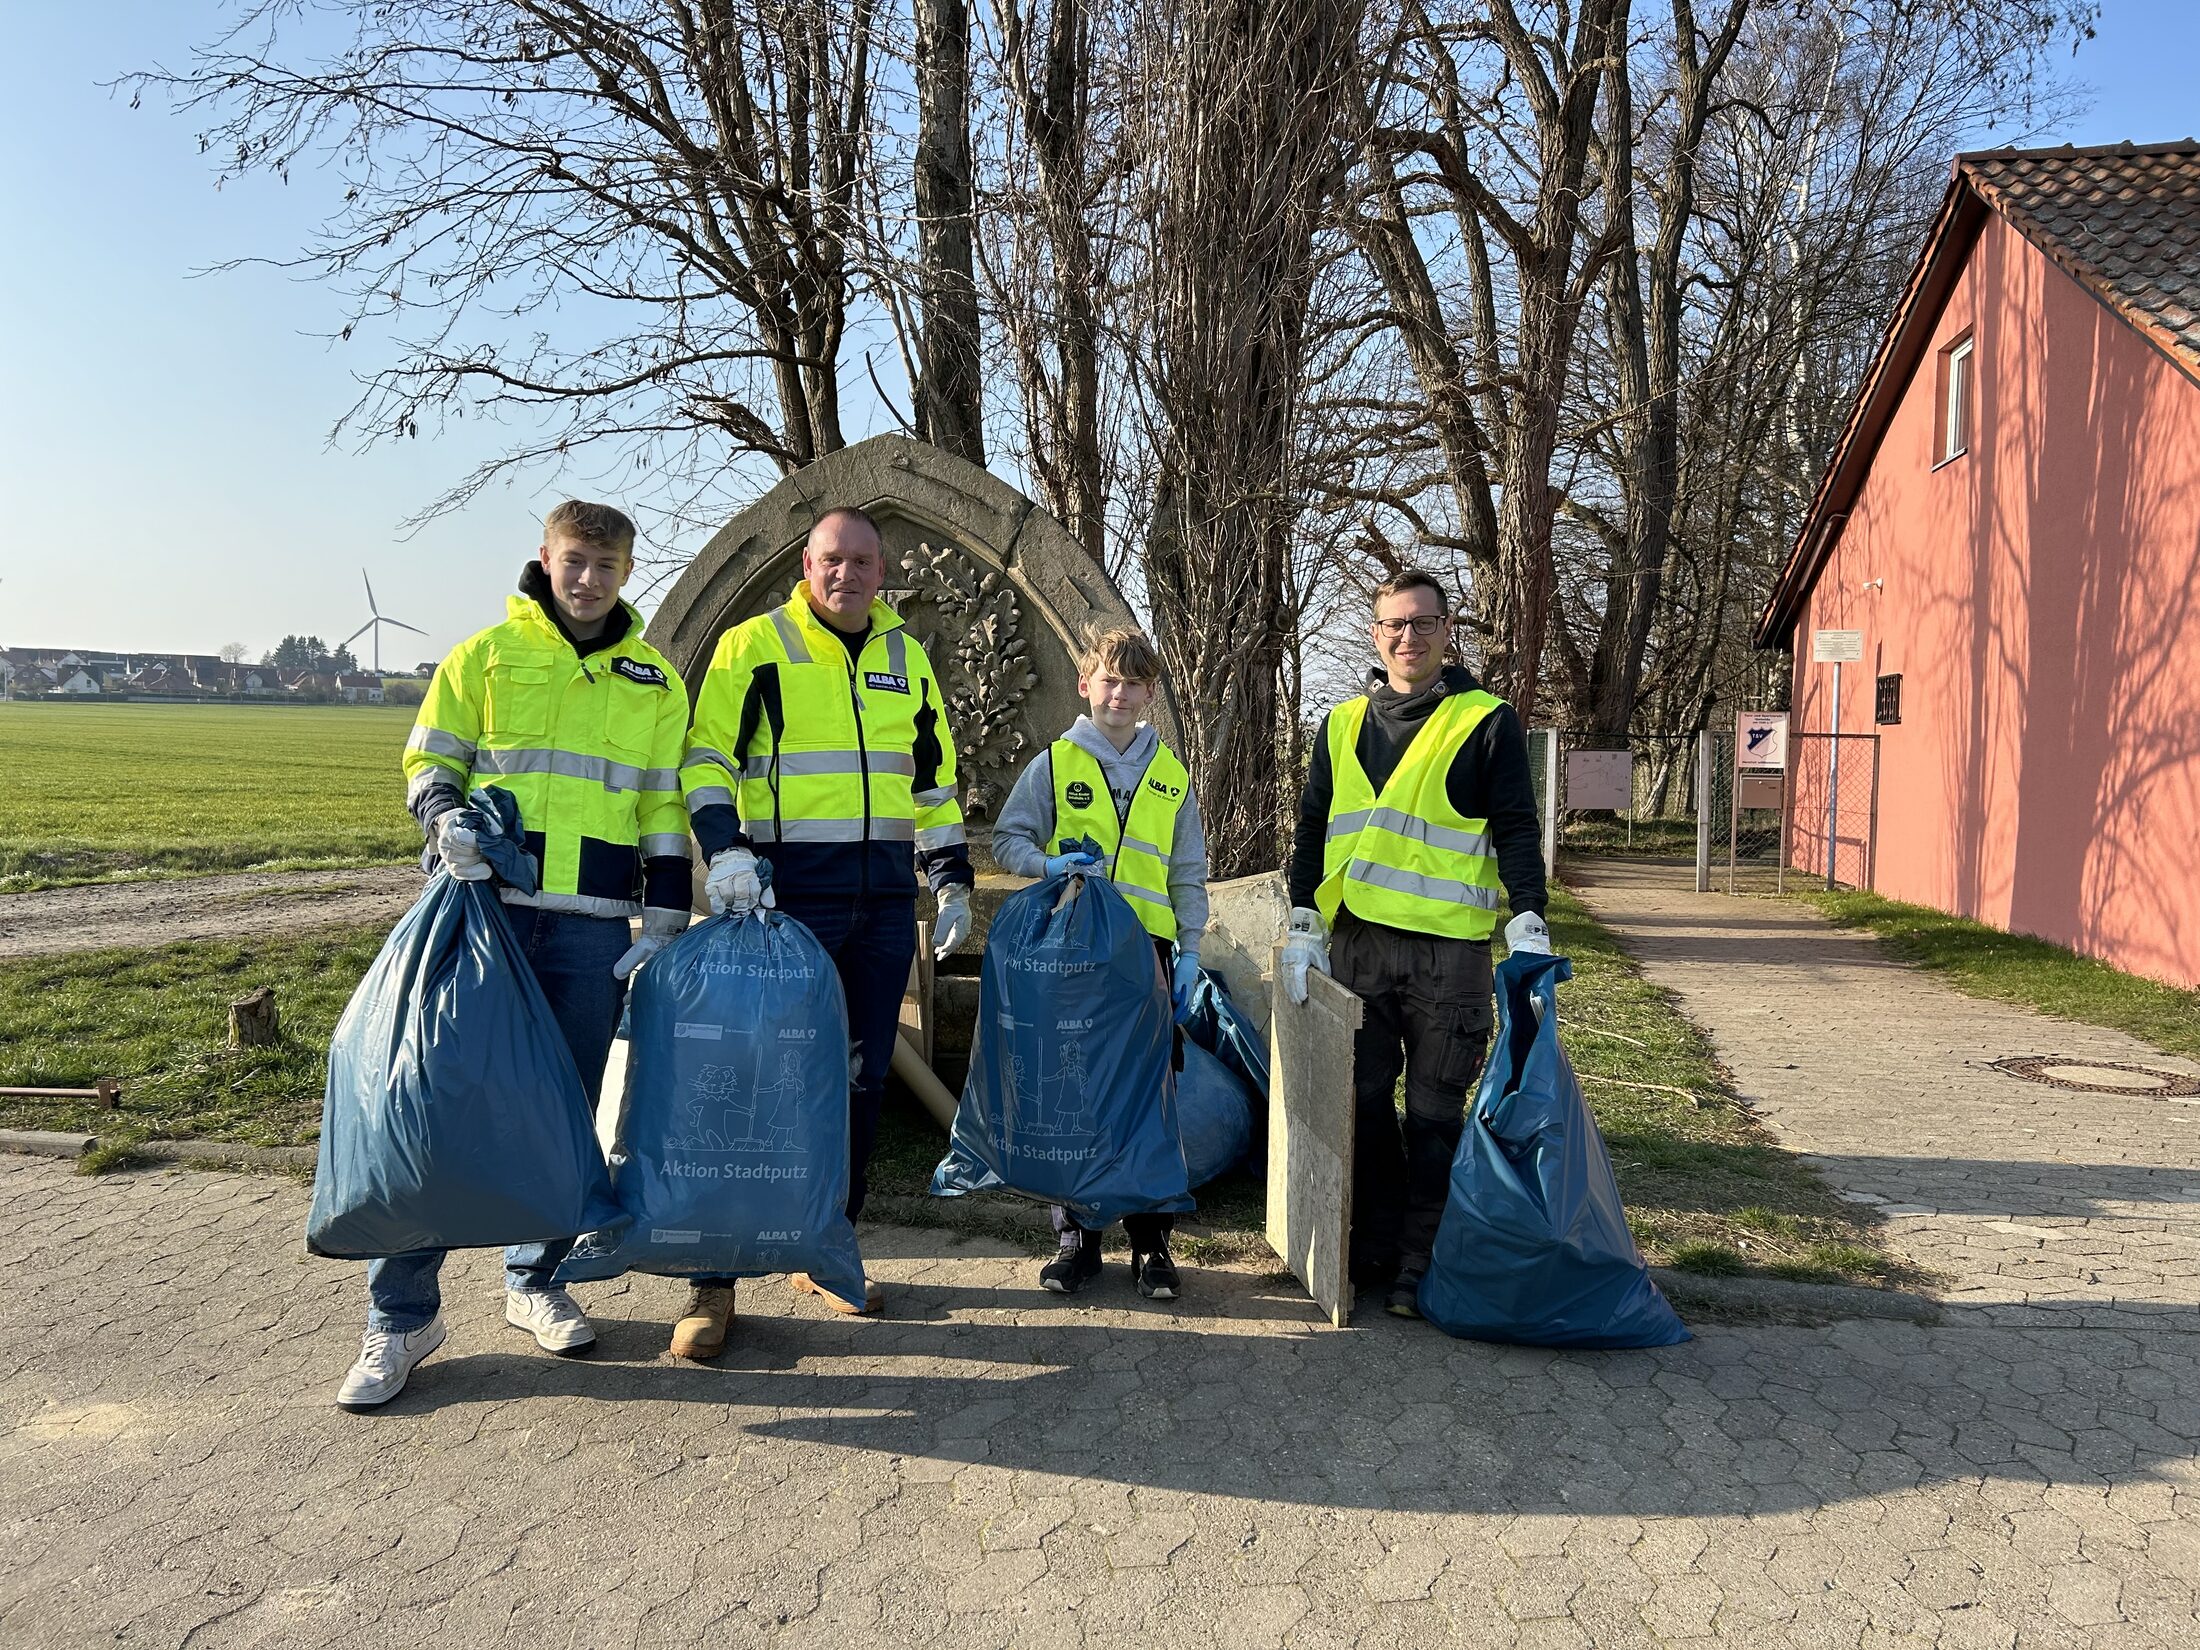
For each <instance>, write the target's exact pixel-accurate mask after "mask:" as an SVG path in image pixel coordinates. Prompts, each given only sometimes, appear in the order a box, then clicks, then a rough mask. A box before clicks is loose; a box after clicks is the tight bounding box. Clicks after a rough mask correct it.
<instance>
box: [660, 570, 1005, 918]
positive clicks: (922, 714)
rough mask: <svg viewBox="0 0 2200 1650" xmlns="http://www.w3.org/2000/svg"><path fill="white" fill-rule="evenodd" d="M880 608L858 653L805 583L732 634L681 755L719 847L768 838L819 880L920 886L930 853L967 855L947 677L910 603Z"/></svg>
mask: <svg viewBox="0 0 2200 1650" xmlns="http://www.w3.org/2000/svg"><path fill="white" fill-rule="evenodd" d="M870 619H871V633H870V635H869V636H868V637H867V638H865V640H864V642H863V644H862V648H861V651H860V655H851V653H850V651H849V648H848V645H847V643H846V642H844V641H842V640H841V638H840V636H839V634H838V633H837V632H835V631H833V630H831V629H830V628H829V627H828V626H827V625H826V624H825V622H824V621H823V620H821V619H820V618H818V616H817V614H816V613H815V612H814V611H813V610H812V608H811V606H810V592H809V587H808V585H806V584H797V585H796V586H795V587H794V591H793V593H792V594H791V595H789V597H788V598H787V601H786V604H785V605H784V606H781V607H777V608H774V609H773V610H772V611H771V612H769V613H761V614H758V615H757V616H756V617H755V618H753V619H749V620H747V621H745V622H744V623H742V624H739V625H736V626H735V627H734V628H733V629H732V630H729V631H727V632H726V634H725V635H723V636H721V637H720V638H719V639H718V647H717V650H716V651H715V652H713V653H712V655H711V661H710V668H709V670H708V671H706V672H705V673H704V676H703V683H702V686H701V687H700V688H699V689H698V690H697V692H696V696H695V726H694V728H693V729H692V730H691V731H690V733H689V735H688V746H687V757H686V760H685V761H684V762H683V763H682V765H681V769H680V780H681V784H682V785H683V787H684V788H685V790H686V792H687V803H688V811H689V814H690V816H691V817H692V819H693V822H694V827H695V835H696V840H697V841H698V842H700V843H701V844H702V847H703V850H704V852H705V853H706V854H715V853H718V852H720V851H721V850H723V849H724V848H726V847H728V846H731V845H733V844H734V843H735V842H740V841H746V842H749V843H753V844H754V845H755V846H756V848H757V851H758V852H759V853H760V854H762V855H763V856H764V857H765V858H767V859H769V860H770V861H771V862H772V864H773V866H774V868H775V870H776V872H777V874H778V876H779V878H780V880H782V881H783V882H785V883H786V884H787V885H788V887H789V888H790V889H796V890H800V891H801V892H803V893H808V894H825V893H834V894H838V893H856V894H860V893H875V894H900V893H911V894H913V893H914V892H915V889H916V861H917V858H918V856H920V855H921V856H924V857H925V858H926V859H927V861H928V863H936V862H937V861H938V860H939V859H940V858H941V856H942V855H943V853H945V852H946V851H948V850H952V851H953V852H954V857H955V858H956V859H958V860H960V859H962V858H963V844H964V840H965V839H964V834H963V815H962V804H961V803H960V801H958V800H957V795H956V780H955V741H954V737H953V735H952V733H951V731H950V729H949V727H948V724H947V706H946V696H945V695H944V694H943V693H942V692H941V691H940V684H939V678H938V677H936V676H935V675H934V674H933V672H932V662H931V660H929V659H928V658H926V657H925V652H924V648H923V647H922V646H921V645H920V644H919V643H918V641H917V639H916V637H914V636H912V635H911V634H909V632H908V630H907V629H905V628H904V627H903V624H902V620H901V615H900V614H898V613H896V612H895V611H894V610H893V609H892V608H890V607H888V606H887V605H886V604H885V603H884V602H882V601H875V600H874V601H873V602H872V603H871V615H870ZM729 806H730V810H731V811H726V810H728V809H729ZM736 815H737V816H738V817H737V819H736ZM968 876H969V873H968V871H967V870H964V871H963V872H962V873H961V875H960V876H958V877H954V878H952V880H957V881H966V880H968ZM935 880H938V879H937V878H935Z"/></svg>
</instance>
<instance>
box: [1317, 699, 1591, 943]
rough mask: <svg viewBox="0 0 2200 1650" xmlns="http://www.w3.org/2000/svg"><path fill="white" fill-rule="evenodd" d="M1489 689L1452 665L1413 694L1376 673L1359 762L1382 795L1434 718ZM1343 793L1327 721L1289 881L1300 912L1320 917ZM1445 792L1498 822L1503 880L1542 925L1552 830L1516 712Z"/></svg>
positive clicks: (1514, 901) (1495, 718)
mask: <svg viewBox="0 0 2200 1650" xmlns="http://www.w3.org/2000/svg"><path fill="white" fill-rule="evenodd" d="M1480 686H1481V684H1480V683H1479V682H1477V681H1476V680H1475V679H1474V677H1473V676H1472V675H1471V674H1469V673H1468V672H1467V671H1466V669H1465V668H1463V667H1462V666H1459V665H1446V666H1445V667H1444V672H1443V674H1442V675H1441V676H1439V677H1438V678H1437V679H1436V681H1435V682H1433V683H1432V684H1430V685H1429V686H1428V687H1425V688H1423V689H1422V690H1421V691H1420V692H1418V693H1413V694H1402V693H1398V692H1396V691H1394V690H1393V689H1392V688H1391V686H1390V684H1389V682H1388V681H1387V680H1385V678H1384V677H1383V676H1382V675H1381V674H1380V673H1379V672H1373V671H1371V672H1369V674H1368V693H1367V697H1368V706H1367V719H1366V720H1365V721H1364V722H1362V723H1361V724H1360V740H1359V745H1358V747H1357V752H1358V755H1359V759H1360V766H1361V767H1362V768H1364V769H1366V770H1367V777H1368V779H1369V781H1370V782H1371V783H1372V784H1373V785H1374V787H1375V789H1376V791H1377V792H1378V793H1379V792H1380V791H1381V790H1382V788H1383V786H1384V785H1385V784H1386V783H1388V782H1389V779H1390V776H1391V774H1392V772H1394V771H1395V770H1396V768H1397V766H1398V762H1399V759H1400V758H1401V757H1403V756H1404V755H1405V753H1406V747H1407V746H1408V745H1411V744H1412V743H1413V737H1414V735H1415V734H1417V733H1419V732H1420V731H1421V728H1422V725H1423V724H1424V723H1426V722H1427V721H1428V719H1429V715H1430V713H1431V712H1432V711H1434V710H1435V709H1436V707H1437V706H1438V705H1439V704H1441V703H1442V702H1443V701H1444V700H1445V699H1447V698H1449V697H1450V696H1451V695H1453V694H1455V693H1468V692H1471V691H1473V690H1474V689H1476V688H1478V687H1480ZM1335 714H1336V712H1334V711H1332V712H1330V715H1332V716H1333V715H1335ZM1334 788H1335V786H1334V781H1333V780H1332V779H1331V777H1330V772H1329V719H1328V717H1324V718H1323V719H1322V725H1321V730H1320V732H1319V733H1317V734H1316V735H1315V739H1314V760H1313V762H1312V763H1311V764H1310V765H1309V767H1308V769H1307V774H1306V789H1305V791H1304V792H1302V793H1301V795H1300V797H1299V831H1298V839H1297V841H1296V842H1294V843H1293V845H1292V849H1291V866H1290V870H1289V873H1288V879H1287V880H1288V882H1289V886H1290V892H1291V903H1292V904H1293V905H1294V906H1306V907H1311V906H1312V905H1313V903H1314V890H1315V889H1316V888H1318V887H1320V886H1321V880H1322V841H1323V839H1324V837H1326V836H1327V834H1328V831H1329V801H1330V795H1331V792H1332V791H1333V790H1334ZM1444 790H1445V793H1446V794H1447V795H1448V796H1449V797H1450V799H1451V805H1452V807H1454V808H1455V809H1457V810H1458V811H1459V812H1460V813H1462V814H1464V815H1465V816H1466V817H1467V818H1469V819H1487V820H1488V821H1489V822H1490V841H1491V844H1492V846H1494V847H1495V848H1496V850H1497V874H1498V877H1499V879H1500V880H1502V881H1503V883H1504V884H1505V897H1506V899H1507V901H1508V902H1509V903H1510V904H1511V906H1512V911H1513V915H1514V916H1519V915H1520V914H1521V913H1522V912H1524V911H1533V912H1535V913H1536V915H1538V916H1541V915H1542V914H1543V907H1544V903H1545V900H1546V899H1547V897H1548V896H1547V895H1546V893H1545V890H1544V887H1543V826H1542V819H1541V816H1540V815H1539V814H1538V812H1537V809H1536V802H1535V785H1534V782H1533V781H1532V780H1531V779H1530V777H1529V774H1528V736H1527V734H1526V733H1525V732H1524V731H1523V730H1522V728H1521V726H1520V717H1519V715H1518V713H1516V712H1515V711H1514V710H1513V708H1512V706H1510V705H1500V706H1498V707H1497V709H1496V710H1494V711H1492V712H1491V713H1490V714H1489V715H1487V716H1485V717H1484V718H1483V719H1482V721H1481V723H1480V725H1478V726H1477V727H1476V728H1475V730H1474V732H1473V733H1471V734H1469V735H1468V736H1467V742H1466V743H1465V744H1464V745H1461V746H1460V747H1459V754H1458V755H1457V756H1456V757H1454V758H1453V759H1452V764H1451V772H1450V773H1448V774H1446V775H1445V776H1444Z"/></svg>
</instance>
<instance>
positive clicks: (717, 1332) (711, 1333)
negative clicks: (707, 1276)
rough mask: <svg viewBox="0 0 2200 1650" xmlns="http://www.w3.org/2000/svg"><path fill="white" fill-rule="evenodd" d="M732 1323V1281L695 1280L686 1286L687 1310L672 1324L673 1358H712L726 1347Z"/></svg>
mask: <svg viewBox="0 0 2200 1650" xmlns="http://www.w3.org/2000/svg"><path fill="white" fill-rule="evenodd" d="M732 1327H733V1285H732V1284H730V1283H722V1284H709V1285H705V1284H700V1283H699V1284H696V1285H694V1286H693V1287H692V1288H690V1289H689V1290H688V1303H687V1311H686V1312H684V1313H682V1314H681V1317H680V1321H679V1322H678V1323H676V1324H674V1325H673V1326H672V1355H673V1356H674V1357H675V1358H694V1359H698V1360H700V1359H703V1358H715V1357H717V1356H718V1354H719V1353H721V1352H723V1351H725V1349H726V1332H727V1331H728V1330H729V1329H731V1328H732Z"/></svg>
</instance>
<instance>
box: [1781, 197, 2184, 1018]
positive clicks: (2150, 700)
mask: <svg viewBox="0 0 2200 1650" xmlns="http://www.w3.org/2000/svg"><path fill="white" fill-rule="evenodd" d="M1967 329H1968V330H1970V331H1971V332H1972V334H1973V338H1974V356H1973V361H1974V382H1973V385H1972V391H1973V395H1972V403H1971V404H1972V408H1973V416H1972V432H1971V440H1970V450H1969V452H1968V453H1966V454H1965V455H1964V456H1962V457H1959V458H1955V459H1952V460H1950V461H1948V462H1946V463H1943V464H1938V465H1936V464H1935V463H1934V457H1935V455H1936V453H1937V452H1938V450H1939V445H1938V443H1939V432H1938V429H1937V414H1938V407H1937V404H1936V403H1937V400H1938V392H1937V385H1938V382H1939V374H1940V366H1939V362H1940V352H1941V351H1942V349H1943V348H1945V347H1946V346H1947V345H1948V344H1949V343H1950V342H1952V341H1953V340H1955V339H1957V338H1959V337H1960V336H1961V335H1962V334H1963V333H1964V331H1966V330H1967ZM1874 580H1878V581H1882V582H1881V583H1880V584H1878V585H1877V586H1875V587H1873V588H1870V589H1867V588H1865V587H1866V586H1867V585H1869V584H1871V582H1872V581H1874ZM1827 628H1831V629H1859V630H1862V631H1863V633H1864V662H1863V663H1862V664H1860V665H1854V664H1852V665H1848V666H1845V667H1844V668H1843V671H1842V683H1841V699H1842V704H1841V727H1842V729H1843V730H1844V731H1861V732H1866V733H1869V732H1874V731H1876V732H1877V733H1879V734H1880V735H1881V740H1880V747H1879V748H1880V764H1881V767H1880V773H1879V780H1878V796H1879V825H1878V846H1877V865H1876V884H1875V885H1876V887H1877V888H1878V890H1879V891H1880V892H1881V893H1883V894H1886V895H1888V896H1889V897H1891V898H1894V899H1900V900H1909V901H1913V902H1915V903H1917V904H1921V905H1930V906H1934V907H1937V908H1939V909H1941V910H1945V911H1953V912H1957V913H1960V914H1962V915H1964V916H1968V917H1975V918H1977V919H1979V920H1981V921H1983V922H1988V923H1992V924H1994V925H1995V926H1997V927H2001V928H2006V929H2010V930H2013V931H2015V932H2018V933H2024V934H2035V935H2039V936H2041V937H2043V938H2046V939H2050V940H2054V941H2056V942H2057V943H2059V944H2063V945H2067V946H2070V947H2071V948H2073V949H2075V950H2078V951H2081V952H2085V953H2087V954H2089V955H2091V956H2096V957H2100V958H2102V959H2104V960H2105V961H2107V962H2109V963H2111V964H2113V965H2114V966H2116V967H2118V968H2123V969H2128V970H2130V971H2131V972H2134V973H2138V974H2144V975H2149V976H2152V977H2153V978H2156V979H2160V980H2166V981H2170V982H2172V983H2175V984H2178V985H2186V986H2191V985H2196V984H2200V383H2195V382H2194V381H2193V379H2192V378H2190V377H2188V376H2187V375H2186V374H2185V373H2184V372H2183V371H2182V370H2180V369H2179V368H2178V366H2176V365H2175V364H2174V363H2173V362H2171V361H2170V360H2169V359H2168V358H2167V357H2165V356H2164V355H2163V354H2162V353H2161V352H2160V351H2159V350H2157V349H2156V348H2155V347H2154V346H2153V345H2152V344H2150V343H2149V342H2148V341H2147V340H2146V339H2144V338H2142V337H2141V336H2140V335H2139V334H2138V333H2136V332H2135V331H2133V330H2132V328H2131V327H2130V326H2128V325H2127V324H2126V323H2125V322H2124V321H2122V320H2121V319H2119V318H2118V317H2117V316H2116V315H2114V314H2113V313H2112V312H2111V311H2110V310H2109V309H2108V308H2106V307H2105V306H2104V305H2103V304H2101V303H2100V302H2099V301H2098V300H2097V299H2095V298H2094V297H2093V296H2092V294H2091V293H2090V292H2089V291H2087V290H2086V289H2085V288H2084V287H2082V286H2080V285H2079V284H2078V283H2077V282H2076V281H2075V280H2074V279H2072V278H2071V277H2070V276H2068V275H2066V274H2064V273H2063V271H2062V270H2061V269H2059V268H2058V267H2057V266H2056V265H2055V264H2054V263H2052V262H2051V261H2050V260H2049V259H2048V258H2047V257H2046V256H2044V255H2043V254H2042V253H2041V252H2040V251H2039V250H2038V249H2037V248H2036V247H2034V246H2033V245H2032V244H2031V243H2030V242H2029V241H2027V240H2026V239H2025V238H2024V237H2023V235H2022V234H2020V233H2019V232H2018V231H2016V230H2015V229H2013V228H2011V227H2010V226H2009V224H2008V223H2007V221H2006V220H2005V219H2003V218H2002V217H2001V216H2000V215H1999V214H1998V213H1989V214H1987V217H1986V222H1985V225H1984V227H1983V228H1982V230H1981V231H1980V234H1979V238H1978V240H1977V242H1976V243H1975V245H1974V246H1973V248H1972V251H1971V254H1970V257H1969V259H1968V261H1967V264H1966V266H1965V268H1964V270H1963V272H1962V274H1961V275H1960V277H1959V278H1958V280H1957V282H1956V285H1955V287H1954V290H1953V292H1952V293H1951V295H1950V297H1949V300H1948V303H1947V305H1946V308H1945V309H1944V310H1943V312H1942V314H1941V315H1940V317H1939V320H1938V322H1937V324H1936V325H1935V327H1934V329H1933V335H1932V342H1931V344H1930V346H1929V347H1928V348H1927V349H1926V351H1925V353H1924V355H1923V357H1922V358H1921V360H1920V363H1919V365H1918V368H1917V370H1916V372H1915V373H1914V374H1913V376H1912V379H1911V381H1910V383H1909V385H1908V388H1907V389H1906V390H1905V391H1904V393H1903V395H1902V398H1901V400H1900V402H1899V405H1898V407H1897V409H1896V412H1895V414H1894V417H1893V419H1892V421H1891V422H1890V423H1889V425H1888V426H1887V429H1886V432H1885V435H1884V438H1883V439H1882V441H1881V444H1880V447H1879V449H1878V452H1877V455H1876V456H1875V457H1874V458H1873V460H1872V463H1871V468H1870V472H1869V474H1868V476H1867V477H1866V479H1865V481H1864V484H1863V487H1862V490H1861V491H1860V492H1859V494H1858V495H1857V497H1856V500H1855V502H1854V504H1853V505H1852V507H1851V510H1850V513H1849V518H1848V520H1847V522H1846V523H1845V524H1842V525H1841V526H1840V528H1839V536H1838V538H1837V539H1836V540H1835V543H1834V548H1833V551H1832V554H1831V556H1830V558H1829V560H1828V561H1827V563H1826V565H1825V568H1824V570H1823V571H1822V572H1821V574H1820V575H1819V578H1818V581H1817V584H1816V585H1815V587H1814V588H1813V590H1812V592H1811V595H1810V598H1809V601H1808V604H1807V606H1806V607H1805V608H1804V610H1803V618H1802V622H1801V623H1800V625H1799V626H1798V628H1797V630H1796V634H1795V693H1794V701H1793V709H1794V721H1793V725H1794V727H1795V728H1796V729H1797V730H1798V731H1815V732H1823V731H1825V730H1827V729H1828V728H1829V727H1830V725H1831V721H1832V703H1831V699H1832V694H1831V689H1832V681H1833V669H1832V667H1831V666H1830V665H1817V664H1813V663H1811V662H1810V660H1811V633H1812V631H1814V630H1817V629H1827ZM1894 673H1899V674H1900V675H1901V677H1902V721H1901V723H1900V725H1899V726H1892V727H1880V728H1876V729H1875V727H1874V724H1873V720H1872V714H1873V690H1874V679H1875V677H1877V676H1879V675H1881V674H1894ZM1815 800H1816V805H1817V807H1818V809H1819V814H1818V816H1817V817H1818V818H1819V819H1820V820H1822V818H1823V808H1824V799H1823V796H1822V795H1820V796H1819V797H1817V798H1816V799H1815ZM1811 803H1812V799H1811V798H1807V797H1804V796H1802V795H1798V797H1797V799H1796V820H1797V827H1798V828H1797V831H1796V833H1795V846H1794V851H1793V853H1792V854H1791V860H1792V862H1793V863H1794V864H1796V865H1797V866H1799V867H1801V868H1804V869H1822V868H1823V864H1824V838H1823V835H1822V834H1817V835H1815V836H1814V834H1813V832H1812V831H1811V829H1810V827H1809V821H1811V819H1812V818H1813V816H1812V813H1811ZM1847 812H1848V806H1847V803H1846V802H1845V801H1844V804H1843V814H1844V816H1846V815H1847ZM1819 829H1820V831H1821V832H1822V825H1821V826H1820V827H1819ZM1851 863H1852V862H1850V861H1846V860H1845V861H1844V865H1845V866H1847V865H1849V864H1851ZM1845 874H1851V875H1853V874H1854V873H1853V872H1845Z"/></svg>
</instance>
